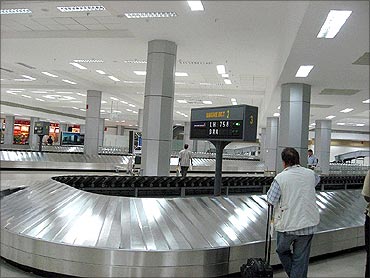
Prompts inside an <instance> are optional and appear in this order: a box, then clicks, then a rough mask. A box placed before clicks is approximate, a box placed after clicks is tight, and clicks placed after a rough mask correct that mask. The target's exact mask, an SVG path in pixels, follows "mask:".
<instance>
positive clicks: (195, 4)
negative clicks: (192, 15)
mask: <svg viewBox="0 0 370 278" xmlns="http://www.w3.org/2000/svg"><path fill="white" fill-rule="evenodd" d="M188 5H189V7H190V9H191V10H192V11H193V12H196V11H204V7H203V4H202V1H188Z"/></svg>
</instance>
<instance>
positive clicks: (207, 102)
mask: <svg viewBox="0 0 370 278" xmlns="http://www.w3.org/2000/svg"><path fill="white" fill-rule="evenodd" d="M203 103H204V104H212V101H210V100H203Z"/></svg>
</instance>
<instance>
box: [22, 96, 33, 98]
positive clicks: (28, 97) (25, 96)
mask: <svg viewBox="0 0 370 278" xmlns="http://www.w3.org/2000/svg"><path fill="white" fill-rule="evenodd" d="M22 97H25V98H32V97H31V96H29V95H22Z"/></svg>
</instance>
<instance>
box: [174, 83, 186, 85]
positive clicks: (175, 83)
mask: <svg viewBox="0 0 370 278" xmlns="http://www.w3.org/2000/svg"><path fill="white" fill-rule="evenodd" d="M175 84H176V85H185V84H186V83H185V82H175Z"/></svg>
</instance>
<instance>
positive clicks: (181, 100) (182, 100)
mask: <svg viewBox="0 0 370 278" xmlns="http://www.w3.org/2000/svg"><path fill="white" fill-rule="evenodd" d="M177 102H178V103H188V102H187V101H186V100H185V99H178V100H177Z"/></svg>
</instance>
